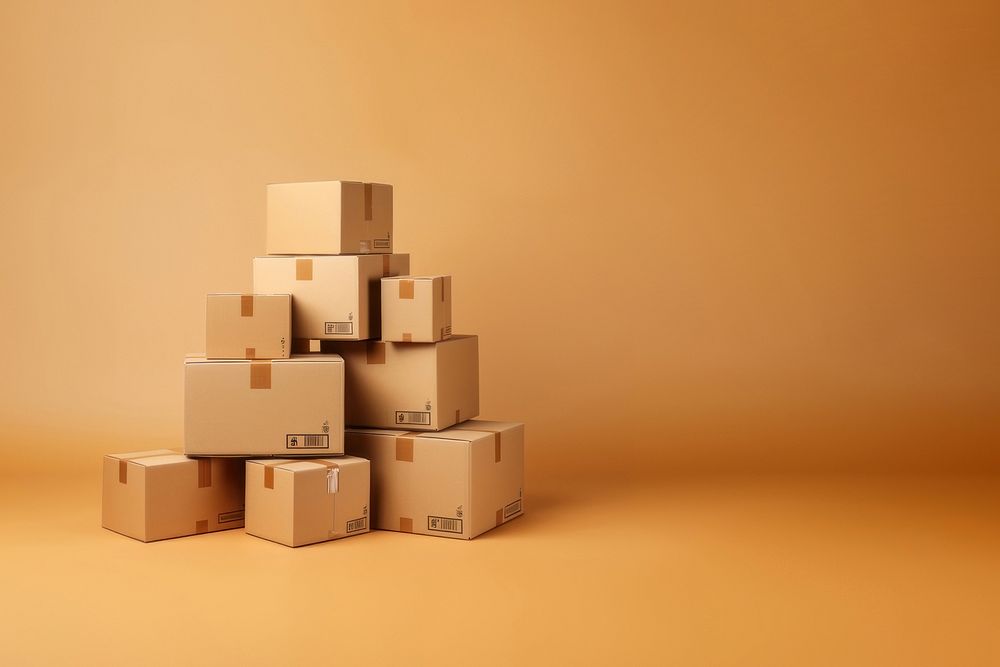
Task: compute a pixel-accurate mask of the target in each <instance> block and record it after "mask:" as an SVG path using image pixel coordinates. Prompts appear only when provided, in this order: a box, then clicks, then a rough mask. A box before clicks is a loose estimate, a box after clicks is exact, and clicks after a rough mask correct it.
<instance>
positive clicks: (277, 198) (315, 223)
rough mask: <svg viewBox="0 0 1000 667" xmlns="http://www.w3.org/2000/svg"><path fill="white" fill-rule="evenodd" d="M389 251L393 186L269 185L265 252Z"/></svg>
mask: <svg viewBox="0 0 1000 667" xmlns="http://www.w3.org/2000/svg"><path fill="white" fill-rule="evenodd" d="M391 252H392V186H391V185H385V184H383V183H358V182H355V181H318V182H314V183H274V184H272V185H268V186H267V254H269V255H342V254H348V253H359V254H367V253H391Z"/></svg>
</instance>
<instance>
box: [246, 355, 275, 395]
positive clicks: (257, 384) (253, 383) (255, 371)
mask: <svg viewBox="0 0 1000 667" xmlns="http://www.w3.org/2000/svg"><path fill="white" fill-rule="evenodd" d="M250 388H251V389H270V388H271V362H270V361H251V362H250Z"/></svg>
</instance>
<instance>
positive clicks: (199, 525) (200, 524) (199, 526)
mask: <svg viewBox="0 0 1000 667" xmlns="http://www.w3.org/2000/svg"><path fill="white" fill-rule="evenodd" d="M194 532H196V533H198V534H199V535H200V534H201V533H207V532H208V519H202V520H201V521H195V524H194Z"/></svg>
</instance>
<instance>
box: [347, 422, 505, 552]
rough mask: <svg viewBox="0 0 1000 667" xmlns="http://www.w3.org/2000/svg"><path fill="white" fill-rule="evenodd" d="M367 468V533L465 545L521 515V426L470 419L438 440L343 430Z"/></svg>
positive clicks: (408, 434) (350, 447) (417, 435)
mask: <svg viewBox="0 0 1000 667" xmlns="http://www.w3.org/2000/svg"><path fill="white" fill-rule="evenodd" d="M345 440H346V446H347V451H348V453H349V454H351V455H353V456H362V457H364V458H366V459H368V460H370V461H371V465H372V527H374V528H377V529H381V530H398V531H402V532H404V533H421V534H423V535H435V536H438V537H457V538H465V539H471V538H473V537H475V536H477V535H480V534H482V533H484V532H486V531H487V530H489V529H491V528H494V527H495V526H499V525H500V524H502V523H506V522H507V521H510V520H511V519H514V518H516V517H519V516H521V514H522V513H523V512H524V504H523V502H524V501H523V495H524V494H523V486H524V424H518V423H512V422H492V421H478V420H472V421H467V422H463V423H462V424H461V425H460V426H459V427H457V428H451V429H448V430H446V431H441V432H439V433H413V432H407V431H380V430H372V429H347V432H346V433H345Z"/></svg>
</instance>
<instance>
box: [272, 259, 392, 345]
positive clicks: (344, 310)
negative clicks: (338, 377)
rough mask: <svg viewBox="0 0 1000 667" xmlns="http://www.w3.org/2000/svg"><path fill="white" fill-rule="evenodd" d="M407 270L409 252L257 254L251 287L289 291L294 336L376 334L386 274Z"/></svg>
mask: <svg viewBox="0 0 1000 667" xmlns="http://www.w3.org/2000/svg"><path fill="white" fill-rule="evenodd" d="M409 272H410V256H409V255H398V254H397V255H342V256H330V255H315V256H309V257H255V258H254V260H253V287H254V291H255V292H260V293H265V292H267V293H278V294H285V293H287V294H291V295H292V330H293V331H294V334H295V337H296V338H306V339H309V338H312V339H317V340H323V339H327V340H365V339H367V338H378V336H379V333H380V331H381V329H380V327H379V324H380V322H381V319H382V308H381V306H380V301H381V295H382V289H381V287H380V285H379V281H380V280H381V279H382V278H383V277H385V276H398V275H400V274H404V273H409Z"/></svg>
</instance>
